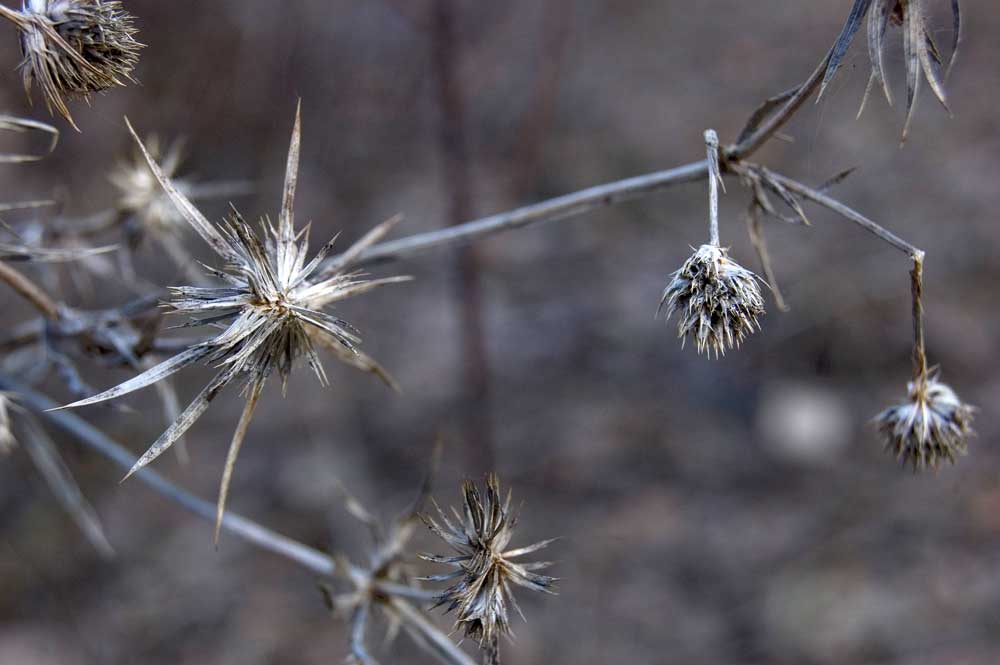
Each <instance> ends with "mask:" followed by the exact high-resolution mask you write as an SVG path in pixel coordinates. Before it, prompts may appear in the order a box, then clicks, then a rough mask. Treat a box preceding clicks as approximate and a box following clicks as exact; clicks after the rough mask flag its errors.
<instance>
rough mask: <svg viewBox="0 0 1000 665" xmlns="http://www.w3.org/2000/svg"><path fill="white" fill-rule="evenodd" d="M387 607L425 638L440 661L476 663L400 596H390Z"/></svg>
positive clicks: (461, 664) (458, 664)
mask: <svg viewBox="0 0 1000 665" xmlns="http://www.w3.org/2000/svg"><path fill="white" fill-rule="evenodd" d="M388 605H389V607H391V608H392V609H394V610H395V611H396V612H397V613H398V615H399V617H400V618H401V619H402V620H403V621H405V622H406V623H407V625H408V626H409V627H410V628H412V629H413V630H415V631H417V632H418V633H419V634H420V636H421V637H424V638H426V639H427V642H428V647H430V648H431V649H433V651H434V654H435V655H436V656H438V657H439V658H440V659H441V660H442V662H445V663H449V664H450V665H476V662H475V661H474V660H472V658H471V657H470V656H469V655H468V654H466V653H465V652H464V651H462V650H461V649H459V648H458V646H457V645H456V644H455V643H454V642H452V641H451V640H450V639H449V638H448V636H447V635H445V634H444V633H443V632H441V630H440V629H439V628H438V627H437V626H435V625H434V624H433V623H431V622H430V621H429V620H428V619H427V617H425V616H424V615H423V614H421V613H420V612H419V611H418V610H417V608H415V607H413V605H411V604H410V603H408V602H406V601H405V600H402V599H400V598H390V599H389V601H388Z"/></svg>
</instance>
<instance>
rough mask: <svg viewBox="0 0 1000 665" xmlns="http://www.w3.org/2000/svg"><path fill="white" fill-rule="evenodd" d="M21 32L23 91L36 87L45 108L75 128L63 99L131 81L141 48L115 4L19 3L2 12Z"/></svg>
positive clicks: (91, 0)
mask: <svg viewBox="0 0 1000 665" xmlns="http://www.w3.org/2000/svg"><path fill="white" fill-rule="evenodd" d="M3 13H4V16H5V17H6V18H8V19H10V20H11V21H12V22H13V23H14V24H15V25H16V26H17V27H18V29H19V30H20V31H21V52H22V53H23V54H24V60H23V61H22V62H21V65H20V69H21V76H22V78H23V80H24V87H25V91H27V92H28V94H29V95H30V93H31V87H32V85H33V84H34V83H36V82H37V83H38V87H39V88H41V91H42V96H43V97H44V98H45V104H46V106H47V107H48V109H49V111H50V112H52V113H55V112H58V113H59V114H60V115H61V116H63V117H64V118H66V120H67V121H69V123H70V124H72V125H73V126H74V127H76V124H75V123H74V122H73V118H72V116H71V115H70V112H69V109H68V108H67V107H66V101H65V100H66V99H74V98H78V97H83V98H86V97H87V96H88V95H90V94H91V93H94V92H103V91H105V90H108V89H109V88H112V87H114V86H117V85H121V86H124V85H126V82H128V81H132V80H133V79H132V76H131V73H132V70H133V69H134V68H135V65H136V63H137V62H138V60H139V50H140V49H141V48H142V47H143V45H142V44H140V43H139V42H137V41H136V40H135V37H134V36H135V34H136V32H137V30H136V28H135V26H134V25H133V17H132V16H131V15H130V14H129V13H128V12H126V11H125V9H124V8H123V7H122V4H121V3H120V2H117V1H104V0H25V2H24V5H23V9H22V11H21V12H14V11H12V10H9V9H7V10H5V11H4V12H3Z"/></svg>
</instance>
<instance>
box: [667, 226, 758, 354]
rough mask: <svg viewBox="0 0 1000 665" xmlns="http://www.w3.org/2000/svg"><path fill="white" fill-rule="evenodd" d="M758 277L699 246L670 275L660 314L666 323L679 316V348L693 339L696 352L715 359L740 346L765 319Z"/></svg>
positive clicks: (721, 251) (712, 248) (714, 247)
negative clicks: (672, 317) (675, 314)
mask: <svg viewBox="0 0 1000 665" xmlns="http://www.w3.org/2000/svg"><path fill="white" fill-rule="evenodd" d="M758 282H760V278H759V277H758V276H757V275H755V274H754V273H752V272H751V271H749V270H747V269H746V268H744V267H743V266H741V265H740V264H738V263H736V262H735V261H733V260H732V259H730V258H729V256H728V253H727V251H726V250H725V249H723V248H722V247H718V246H717V245H702V246H701V247H699V248H698V249H697V250H696V251H695V253H694V254H692V255H691V257H690V258H688V260H687V261H685V262H684V265H682V266H681V268H680V270H678V271H677V272H675V273H674V274H673V275H671V280H670V284H668V285H667V288H666V289H665V290H664V291H663V297H662V298H661V299H660V309H662V308H663V307H664V306H666V307H667V318H668V319H669V318H670V317H671V316H673V314H674V312H678V314H679V318H680V320H679V322H678V324H677V336H678V337H680V338H681V345H682V346H683V345H684V343H685V342H686V341H687V338H688V337H693V338H694V340H695V345H696V347H697V349H698V353H705V354H707V355H708V354H711V352H712V351H715V355H716V357H718V356H719V355H720V354H721V355H725V353H726V349H727V348H730V349H731V348H733V347H736V346H739V345H740V344H741V343H742V342H743V340H744V339H745V338H746V337H747V336H748V335H750V334H752V333H753V332H754V331H755V330H759V329H760V323H759V322H758V317H760V316H762V315H763V314H764V298H763V296H762V295H761V292H760V286H759V284H758Z"/></svg>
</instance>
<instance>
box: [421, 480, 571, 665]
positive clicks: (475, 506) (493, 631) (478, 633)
mask: <svg viewBox="0 0 1000 665" xmlns="http://www.w3.org/2000/svg"><path fill="white" fill-rule="evenodd" d="M462 495H463V498H464V506H463V512H462V513H461V514H459V512H458V511H457V510H455V509H454V508H452V513H453V515H454V517H455V520H456V521H455V522H452V521H451V520H450V519H449V518H448V516H447V515H445V513H444V511H443V510H441V508H440V507H439V506H437V504H436V503H435V507H436V508H437V514H438V518H439V519H440V523H439V522H438V521H436V520H435V519H434V518H433V517H430V516H426V515H425V516H423V519H424V522H425V523H426V524H427V526H428V528H429V529H430V530H431V531H432V532H434V534H435V535H437V536H438V537H439V538H441V539H442V540H443V541H445V542H446V543H447V544H448V545H450V546H451V548H452V549H453V550H455V552H457V556H435V555H424V557H423V558H425V559H427V560H429V561H434V562H436V563H442V564H445V565H448V566H452V567H454V568H455V571H454V572H452V573H447V574H444V575H438V576H434V577H428V578H425V579H427V580H428V581H432V582H444V581H451V580H457V581H456V582H454V584H453V585H452V586H450V587H448V589H446V590H445V591H444V592H443V593H442V594H441V595H440V596H439V597H438V601H437V604H436V605H435V607H440V606H442V605H447V606H448V607H447V609H446V611H447V612H451V611H456V612H457V617H456V619H455V627H456V628H462V630H463V631H464V632H465V635H466V636H467V637H471V638H472V639H474V640H476V641H477V642H478V643H479V646H480V648H482V649H483V650H484V651H485V657H486V662H488V663H490V664H493V663H499V649H500V644H499V638H500V636H501V635H506V636H510V635H511V626H510V617H509V614H508V607H513V608H514V609H515V610H517V612H518V614H520V615H521V617H522V618H524V614H523V613H522V612H521V608H520V607H519V606H518V604H517V600H516V599H515V598H514V594H513V593H512V591H511V584H516V585H518V586H521V587H525V588H527V589H531V590H532V591H542V592H545V593H551V594H554V593H555V590H554V585H555V582H556V581H557V580H556V578H554V577H548V576H546V575H538V574H536V573H535V572H534V571H536V570H541V569H544V568H547V567H549V566H551V565H552V563H551V562H547V561H543V562H537V563H516V562H515V559H518V558H520V557H522V556H524V555H526V554H531V553H532V552H537V551H538V550H541V549H542V548H544V547H546V546H548V545H549V544H551V543H552V542H554V540H555V539H550V540H543V541H541V542H537V543H535V544H533V545H529V546H527V547H520V548H517V549H510V550H508V549H506V548H507V546H508V545H509V544H510V540H511V537H512V536H513V533H514V527H515V526H516V524H517V517H516V516H514V515H512V514H511V512H510V500H511V493H510V491H508V492H507V497H506V499H505V498H503V496H502V494H501V492H500V481H499V479H498V478H497V476H496V475H494V474H490V475H489V476H488V477H487V479H486V494H485V496H483V495H482V494H481V493H480V492H479V490H478V489H477V488H476V485H475V483H473V482H471V481H467V482H466V483H465V484H464V485H463V486H462Z"/></svg>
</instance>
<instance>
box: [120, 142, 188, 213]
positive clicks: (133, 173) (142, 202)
mask: <svg viewBox="0 0 1000 665" xmlns="http://www.w3.org/2000/svg"><path fill="white" fill-rule="evenodd" d="M182 148H183V146H182V144H181V142H179V141H177V142H174V143H172V144H170V145H169V146H168V147H167V148H166V149H164V148H162V147H161V145H160V141H159V139H158V138H157V137H156V136H150V137H148V138H147V139H146V149H147V150H148V151H149V154H150V156H152V158H153V159H154V160H156V162H157V163H158V164H159V165H160V171H162V172H163V175H164V177H167V178H171V179H174V178H175V176H176V175H177V169H178V168H179V167H180V165H181V162H182V161H183V151H182ZM108 180H110V181H111V184H112V185H114V186H115V188H116V189H118V208H119V209H120V210H122V211H123V212H125V213H127V214H130V215H135V216H137V217H139V218H140V219H141V221H142V223H143V226H145V227H148V228H150V229H152V230H156V231H162V232H171V233H174V232H176V231H177V230H178V229H179V228H180V227H181V225H183V224H184V217H183V216H182V215H181V214H180V213H179V212H178V211H177V208H176V207H175V206H174V204H173V203H171V201H170V198H169V197H168V196H167V195H166V194H165V193H164V191H163V188H162V187H160V183H159V182H158V181H157V180H156V176H154V175H153V172H152V171H151V170H150V169H149V165H148V164H146V158H145V157H143V155H142V152H141V151H139V150H136V151H135V152H134V153H133V154H132V156H131V157H130V158H129V159H123V160H121V161H119V162H118V163H117V164H115V166H114V168H113V169H112V170H111V172H110V173H109V174H108ZM174 185H175V186H177V188H178V189H179V190H181V191H183V190H184V189H186V188H185V187H184V186H183V183H181V182H178V181H177V180H174Z"/></svg>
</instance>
